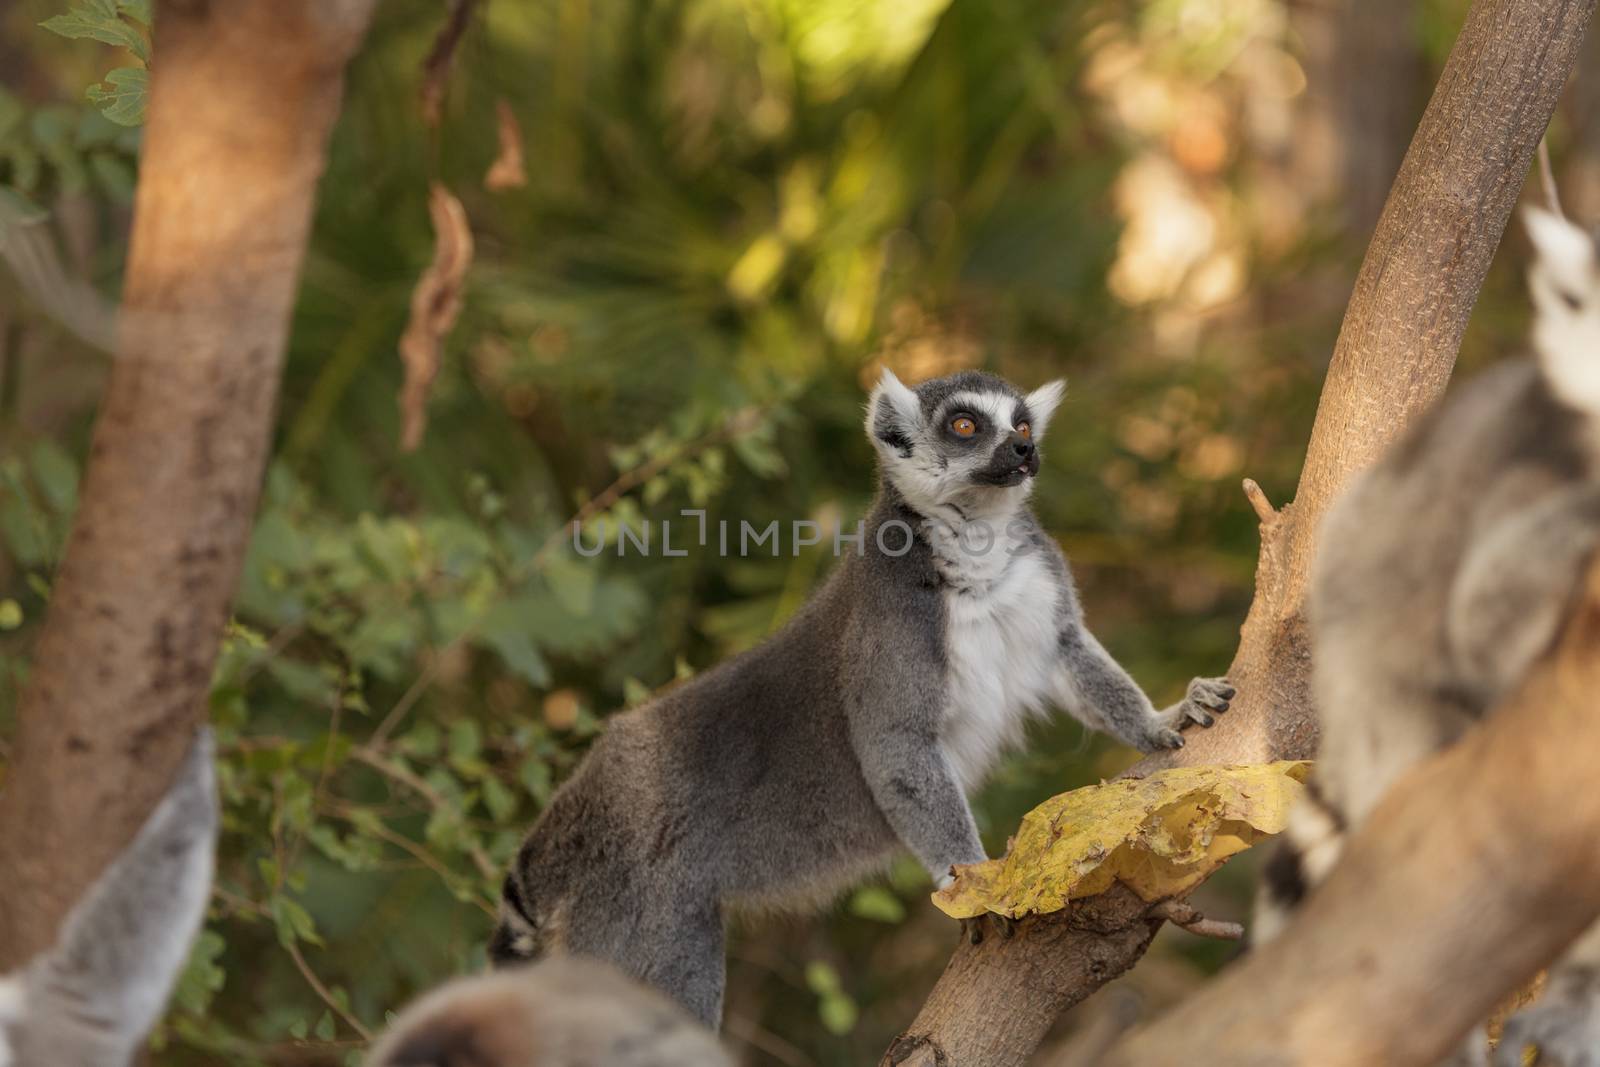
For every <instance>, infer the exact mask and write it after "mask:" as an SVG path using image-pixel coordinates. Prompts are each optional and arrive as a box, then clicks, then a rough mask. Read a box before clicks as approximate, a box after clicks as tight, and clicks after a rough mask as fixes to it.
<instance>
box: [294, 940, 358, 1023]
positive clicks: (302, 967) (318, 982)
mask: <svg viewBox="0 0 1600 1067" xmlns="http://www.w3.org/2000/svg"><path fill="white" fill-rule="evenodd" d="M284 948H286V949H287V950H288V952H289V958H290V959H292V960H294V965H295V967H296V968H298V969H299V971H300V974H301V975H302V976H303V977H304V978H305V980H306V984H307V985H309V986H310V987H311V989H312V992H314V993H316V994H317V996H318V997H320V998H322V1002H323V1003H324V1004H326V1005H327V1006H328V1007H329V1008H331V1009H332V1010H333V1013H334V1014H335V1015H337V1016H338V1017H339V1018H341V1019H343V1020H344V1021H345V1023H346V1024H348V1025H349V1027H350V1029H352V1030H354V1031H355V1032H356V1033H358V1034H360V1035H361V1040H363V1041H366V1042H369V1043H370V1042H371V1041H372V1031H371V1030H368V1029H367V1028H366V1027H365V1026H363V1025H362V1024H361V1020H360V1019H357V1018H356V1017H355V1016H354V1015H352V1014H351V1013H350V1012H348V1011H346V1010H345V1008H344V1005H342V1004H340V1003H339V1001H338V1000H337V999H336V998H335V997H334V995H333V993H332V992H331V991H330V990H329V989H328V987H327V986H325V985H323V984H322V979H320V978H318V977H317V972H316V971H313V970H312V969H311V965H310V964H309V963H307V962H306V958H305V956H304V955H302V954H301V952H300V946H299V945H297V944H295V943H294V942H293V941H291V942H289V943H288V944H287V945H285V946H284Z"/></svg>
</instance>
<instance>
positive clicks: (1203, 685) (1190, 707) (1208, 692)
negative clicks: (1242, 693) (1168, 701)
mask: <svg viewBox="0 0 1600 1067" xmlns="http://www.w3.org/2000/svg"><path fill="white" fill-rule="evenodd" d="M1236 692H1238V690H1236V689H1235V688H1234V687H1233V683H1232V682H1230V681H1228V680H1227V679H1226V678H1196V679H1194V680H1193V681H1191V682H1190V683H1189V691H1188V693H1187V694H1185V696H1184V698H1183V702H1182V703H1181V704H1179V705H1178V707H1177V708H1176V709H1174V710H1176V711H1178V713H1179V714H1178V725H1179V726H1180V727H1181V726H1182V725H1183V723H1184V721H1185V720H1187V721H1191V722H1197V723H1199V724H1200V725H1201V726H1210V725H1211V724H1212V723H1214V722H1216V721H1217V718H1216V717H1217V716H1218V715H1220V714H1222V713H1223V712H1225V711H1227V710H1228V704H1229V701H1231V700H1233V695H1234V694H1235V693H1236Z"/></svg>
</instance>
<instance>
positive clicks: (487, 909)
mask: <svg viewBox="0 0 1600 1067" xmlns="http://www.w3.org/2000/svg"><path fill="white" fill-rule="evenodd" d="M321 810H322V811H325V812H327V813H328V814H329V815H332V816H333V817H335V818H337V819H343V820H345V821H346V822H350V823H352V824H354V823H355V816H354V814H353V813H354V811H355V809H354V808H353V807H351V806H350V805H348V804H331V803H330V804H324V805H322V807H321ZM368 829H369V830H370V831H371V833H372V834H373V836H375V837H377V838H378V839H379V840H382V841H387V842H388V843H389V844H391V845H393V846H394V847H395V848H398V849H399V850H400V851H402V852H404V853H406V855H408V856H410V857H411V858H412V859H414V860H416V861H417V862H418V863H420V864H421V865H422V866H424V867H426V868H427V869H428V870H430V871H432V872H433V873H434V874H436V875H438V876H439V880H440V881H442V882H443V883H444V884H445V885H446V886H447V887H449V888H450V889H452V890H454V889H455V888H456V885H457V883H458V882H460V881H461V880H462V879H461V876H460V875H458V874H456V872H454V871H452V870H451V869H450V868H449V867H446V866H445V865H444V864H443V863H441V862H440V861H439V858H438V857H437V856H435V855H433V854H432V853H431V852H429V851H428V850H427V849H425V848H423V847H422V846H421V845H419V844H417V843H416V842H415V841H413V840H411V839H410V838H409V837H407V836H405V835H404V834H401V833H396V832H395V831H393V830H391V829H389V827H387V826H385V825H384V824H383V823H381V822H380V823H377V824H375V825H372V826H370V827H368ZM472 903H473V904H474V905H476V906H477V908H478V910H480V911H482V912H483V913H484V914H485V915H487V916H489V917H490V918H493V917H494V916H495V915H496V911H495V908H494V907H493V905H491V904H489V903H487V902H485V901H484V899H483V898H482V897H481V896H480V895H479V894H477V893H474V894H473V897H472Z"/></svg>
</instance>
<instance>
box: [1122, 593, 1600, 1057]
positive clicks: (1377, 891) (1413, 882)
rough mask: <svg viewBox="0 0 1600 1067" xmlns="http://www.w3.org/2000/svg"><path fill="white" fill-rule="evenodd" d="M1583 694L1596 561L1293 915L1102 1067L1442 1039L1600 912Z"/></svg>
mask: <svg viewBox="0 0 1600 1067" xmlns="http://www.w3.org/2000/svg"><path fill="white" fill-rule="evenodd" d="M1597 692H1600V565H1596V566H1593V567H1591V570H1590V573H1589V577H1588V581H1587V588H1586V590H1585V591H1584V594H1583V598H1582V602H1581V603H1580V605H1579V606H1578V608H1577V609H1576V610H1575V611H1574V613H1573V615H1572V616H1571V618H1569V620H1568V623H1567V625H1566V628H1565V632H1564V634H1563V636H1562V638H1561V640H1560V642H1559V643H1558V646H1557V648H1556V650H1555V651H1554V653H1553V654H1552V655H1550V656H1547V657H1546V658H1545V659H1544V660H1543V661H1542V662H1541V663H1540V664H1539V666H1538V667H1536V668H1535V670H1534V671H1533V673H1532V674H1531V675H1530V676H1529V678H1528V679H1527V681H1526V682H1525V683H1524V684H1523V685H1522V686H1521V688H1520V689H1519V690H1518V692H1517V693H1516V695H1514V696H1512V697H1511V699H1510V700H1508V701H1507V702H1506V704H1505V705H1504V706H1503V707H1502V708H1501V709H1500V710H1499V711H1498V712H1496V714H1495V715H1494V716H1493V717H1492V718H1491V719H1490V720H1489V722H1488V723H1487V724H1486V725H1485V727H1484V728H1483V729H1481V730H1478V731H1476V732H1474V733H1472V734H1469V735H1468V736H1467V738H1466V739H1465V740H1463V741H1462V742H1461V743H1460V744H1458V745H1455V746H1454V747H1452V748H1450V749H1449V750H1447V751H1446V752H1445V753H1443V754H1442V755H1440V756H1437V757H1435V758H1434V759H1432V760H1430V761H1428V762H1427V763H1425V764H1423V765H1422V766H1421V767H1419V768H1417V769H1416V770H1415V771H1414V772H1412V773H1411V774H1409V775H1407V776H1406V777H1405V778H1403V779H1402V780H1401V781H1400V782H1399V783H1398V784H1397V785H1396V786H1395V788H1394V789H1393V791H1392V792H1391V793H1390V794H1389V795H1388V797H1387V798H1386V799H1385V800H1384V802H1383V803H1382V804H1381V805H1380V806H1379V807H1378V809H1377V810H1376V811H1375V812H1374V813H1373V815H1372V818H1371V820H1370V821H1369V822H1367V823H1366V824H1365V825H1363V827H1362V828H1361V830H1360V831H1359V832H1358V833H1357V834H1356V835H1355V836H1354V837H1352V838H1351V840H1350V842H1349V844H1348V845H1347V847H1346V851H1345V854H1344V856H1343V858H1342V859H1341V860H1340V862H1339V865H1338V866H1337V867H1336V868H1335V869H1334V871H1333V873H1332V874H1331V875H1330V876H1329V878H1328V880H1327V881H1326V882H1324V883H1323V884H1322V885H1321V886H1319V887H1318V889H1317V892H1316V893H1314V894H1312V896H1311V897H1310V898H1308V899H1307V901H1306V903H1305V905H1304V906H1303V908H1302V911H1301V913H1300V914H1299V915H1298V916H1297V917H1296V920H1295V922H1294V923H1293V924H1291V925H1290V926H1289V927H1288V928H1287V929H1285V931H1284V933H1283V934H1282V935H1281V936H1280V937H1279V938H1278V939H1275V940H1274V941H1273V942H1272V943H1271V944H1269V945H1267V946H1265V947H1264V948H1263V949H1261V950H1260V951H1258V952H1255V953H1252V954H1251V955H1250V956H1249V957H1248V958H1247V959H1246V960H1245V961H1243V962H1242V963H1240V964H1239V965H1237V966H1235V967H1234V968H1232V969H1230V970H1229V971H1228V972H1226V973H1225V974H1224V975H1222V976H1221V977H1219V978H1217V979H1216V980H1214V981H1212V982H1211V983H1209V984H1207V986H1206V987H1205V988H1204V989H1203V990H1201V991H1200V992H1199V993H1198V994H1196V995H1195V996H1194V997H1191V998H1190V999H1189V1000H1187V1001H1185V1002H1184V1003H1183V1004H1182V1005H1180V1006H1179V1007H1178V1008H1177V1009H1175V1010H1174V1011H1172V1012H1170V1013H1168V1014H1167V1015H1165V1016H1163V1017H1162V1018H1161V1019H1160V1020H1159V1021H1158V1022H1157V1023H1156V1024H1155V1025H1153V1026H1151V1027H1150V1028H1148V1029H1146V1030H1144V1031H1142V1032H1140V1033H1138V1034H1136V1035H1134V1036H1133V1037H1132V1038H1130V1039H1129V1040H1128V1041H1126V1042H1124V1043H1123V1044H1122V1045H1121V1046H1119V1047H1118V1049H1117V1050H1116V1052H1115V1053H1114V1054H1113V1055H1112V1056H1111V1057H1110V1058H1109V1059H1108V1060H1107V1067H1113V1065H1119V1064H1120V1065H1132V1064H1138V1065H1139V1067H1159V1065H1161V1064H1189V1063H1192V1062H1194V1050H1195V1049H1196V1048H1203V1049H1205V1050H1206V1056H1207V1059H1208V1060H1209V1061H1212V1062H1216V1063H1230V1064H1240V1065H1250V1067H1257V1065H1259V1067H1267V1065H1289V1064H1307V1065H1310V1064H1315V1065H1316V1067H1340V1065H1342V1064H1351V1065H1356V1064H1362V1065H1364V1064H1372V1063H1382V1064H1387V1065H1392V1067H1408V1065H1411V1064H1431V1063H1434V1062H1436V1061H1437V1060H1438V1059H1439V1058H1440V1057H1441V1056H1443V1055H1444V1054H1445V1053H1446V1052H1448V1051H1449V1050H1451V1049H1452V1048H1455V1047H1456V1046H1457V1045H1458V1044H1459V1042H1460V1040H1461V1038H1462V1036H1463V1035H1464V1034H1465V1033H1466V1032H1467V1030H1468V1029H1470V1028H1471V1027H1472V1026H1473V1025H1474V1024H1476V1023H1477V1022H1478V1021H1479V1020H1481V1019H1483V1018H1484V1017H1485V1016H1487V1015H1488V1014H1489V1012H1490V1010H1491V1009H1492V1008H1493V1007H1494V1005H1495V1004H1496V1003H1498V1002H1499V1001H1500V1000H1502V999H1503V998H1504V997H1506V996H1507V995H1509V994H1510V993H1511V992H1512V991H1513V990H1515V989H1516V988H1517V987H1518V986H1520V985H1522V984H1523V983H1525V982H1527V981H1528V980H1529V979H1530V978H1531V977H1532V976H1533V974H1534V973H1535V972H1536V971H1537V970H1538V969H1539V968H1540V967H1543V966H1545V965H1547V964H1548V963H1550V962H1551V960H1552V959H1553V958H1554V957H1555V956H1556V955H1558V954H1559V953H1560V951H1561V950H1562V949H1563V948H1564V947H1565V946H1566V945H1567V944H1569V943H1570V942H1571V941H1572V939H1573V938H1574V937H1575V936H1576V935H1577V934H1579V933H1580V932H1581V931H1582V930H1583V929H1584V928H1586V927H1587V926H1588V925H1589V924H1590V923H1591V922H1593V921H1594V919H1595V917H1596V916H1597V915H1600V791H1596V790H1593V789H1584V788H1576V789H1575V788H1573V783H1575V782H1580V783H1581V782H1584V781H1587V779H1588V778H1589V776H1590V774H1591V767H1590V762H1589V761H1590V755H1591V754H1592V753H1593V752H1594V751H1595V750H1596V748H1597V747H1600V715H1597V714H1596V707H1595V694H1596V693H1597ZM1552 738H1560V739H1561V743H1559V744H1551V743H1550V741H1551V739H1552ZM1507 871H1514V872H1516V874H1515V877H1485V872H1507ZM1533 916H1537V917H1538V918H1537V921H1530V918H1531V917H1533ZM1441 975H1448V976H1449V981H1441V980H1440V976H1441ZM1357 1019H1358V1020H1360V1024H1359V1025H1351V1020H1357Z"/></svg>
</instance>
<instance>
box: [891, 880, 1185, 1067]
mask: <svg viewBox="0 0 1600 1067" xmlns="http://www.w3.org/2000/svg"><path fill="white" fill-rule="evenodd" d="M1148 910H1149V908H1148V906H1147V905H1146V904H1145V903H1144V901H1142V900H1140V899H1139V898H1138V896H1136V895H1135V894H1134V893H1133V892H1132V891H1131V890H1129V889H1126V888H1124V887H1122V886H1120V885H1119V886H1114V887H1112V889H1110V890H1109V891H1108V892H1105V893H1102V894H1100V895H1099V896H1095V897H1089V898H1087V899H1085V900H1081V901H1075V902H1073V904H1072V906H1071V907H1069V908H1068V909H1067V910H1065V911H1062V912H1059V913H1057V914H1054V915H1046V916H1036V917H1034V918H1030V919H1024V920H1023V921H1022V922H1020V923H1017V924H1016V927H1015V931H1014V936H1012V937H1010V938H1006V937H1003V936H1001V934H1000V932H999V931H998V930H996V929H994V928H993V927H988V928H987V929H988V932H987V933H986V934H985V936H984V937H983V939H982V940H981V941H980V942H979V943H978V944H976V945H974V944H972V942H971V941H970V940H969V939H967V938H966V937H963V938H962V940H961V944H960V945H959V946H958V947H957V948H956V951H955V954H954V955H953V956H951V957H950V962H949V964H948V965H946V967H945V971H944V975H943V977H941V978H940V979H939V984H938V985H937V986H935V987H934V990H933V993H932V994H931V995H930V996H929V997H928V1000H927V1002H926V1003H925V1004H923V1006H922V1011H921V1012H919V1013H918V1015H917V1021H916V1022H915V1023H913V1024H912V1025H911V1027H910V1028H909V1029H908V1030H906V1032H905V1033H903V1034H901V1035H900V1036H899V1037H897V1038H896V1039H895V1041H894V1044H892V1045H890V1046H889V1051H888V1052H886V1053H884V1056H883V1061H882V1062H883V1064H884V1065H885V1067H935V1065H937V1067H947V1065H948V1067H954V1065H956V1064H961V1065H966V1064H986V1063H1024V1062H1026V1061H1027V1058H1028V1056H1029V1055H1030V1054H1031V1053H1032V1052H1033V1050H1034V1049H1035V1048H1037V1047H1038V1045H1039V1042H1040V1041H1042V1040H1043V1039H1044V1036H1045V1034H1046V1033H1047V1032H1048V1031H1049V1029H1050V1026H1051V1024H1052V1023H1054V1022H1055V1020H1056V1017H1057V1016H1059V1015H1060V1014H1061V1013H1062V1012H1063V1011H1066V1010H1067V1009H1068V1008H1070V1007H1072V1006H1073V1005H1074V1004H1076V1003H1078V1002H1079V1001H1081V1000H1083V999H1084V998H1085V997H1087V996H1088V995H1089V994H1090V993H1092V992H1093V991H1094V990H1096V989H1098V988H1099V987H1100V986H1101V985H1102V984H1104V983H1106V982H1109V981H1110V980H1111V979H1113V978H1115V977H1117V976H1118V975H1120V974H1122V973H1123V972H1124V971H1126V970H1127V969H1128V968H1129V967H1132V966H1133V964H1134V962H1135V961H1136V960H1138V958H1139V957H1140V955H1142V954H1143V953H1144V950H1145V949H1146V948H1147V947H1148V946H1149V944H1150V939H1151V938H1153V937H1154V936H1155V933H1156V930H1157V929H1159V928H1160V926H1161V922H1160V921H1159V920H1157V919H1152V918H1150V917H1149V916H1148V915H1147V914H1146V913H1147V912H1148Z"/></svg>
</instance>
